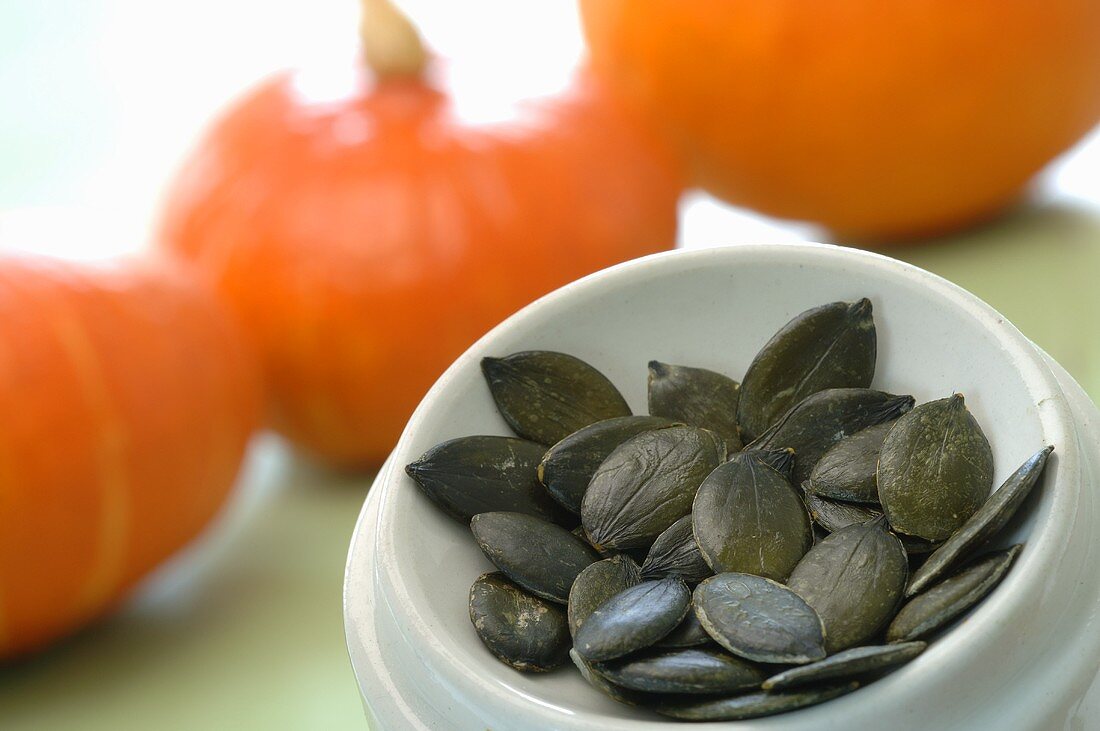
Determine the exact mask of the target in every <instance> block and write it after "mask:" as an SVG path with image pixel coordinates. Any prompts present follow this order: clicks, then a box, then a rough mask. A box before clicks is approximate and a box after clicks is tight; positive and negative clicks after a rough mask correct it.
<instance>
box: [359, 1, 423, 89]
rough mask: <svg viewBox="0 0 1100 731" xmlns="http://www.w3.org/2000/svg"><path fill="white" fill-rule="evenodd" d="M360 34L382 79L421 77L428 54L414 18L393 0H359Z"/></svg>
mask: <svg viewBox="0 0 1100 731" xmlns="http://www.w3.org/2000/svg"><path fill="white" fill-rule="evenodd" d="M360 7H361V9H362V17H361V19H360V21H359V38H360V40H361V41H362V43H363V54H364V56H365V57H366V59H367V65H368V66H370V68H371V70H372V71H374V73H375V75H376V76H377V77H378V78H380V79H393V78H410V77H413V78H415V77H418V76H420V74H421V72H422V71H423V70H424V65H425V64H426V63H427V60H428V54H427V52H426V51H425V50H424V44H423V42H421V40H420V33H419V32H418V31H417V30H416V26H415V25H413V24H412V21H411V20H409V18H408V17H407V16H406V15H405V14H404V13H402V12H401V11H400V10H398V9H397V7H396V6H395V5H394V4H393V3H392V2H391V1H390V0H360Z"/></svg>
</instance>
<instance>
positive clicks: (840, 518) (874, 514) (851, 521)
mask: <svg viewBox="0 0 1100 731" xmlns="http://www.w3.org/2000/svg"><path fill="white" fill-rule="evenodd" d="M802 487H803V490H804V491H805V490H807V485H806V483H803V484H802ZM803 497H804V498H805V499H806V507H808V508H809V509H810V517H811V518H813V520H814V523H816V524H817V525H819V526H821V527H822V528H824V529H825V530H827V531H828V532H830V533H835V532H836V531H838V530H840V529H842V528H847V527H848V526H850V525H859V524H860V523H866V522H868V521H871V520H877V519H879V518H881V517H882V515H883V513H882V510H881V508H880V506H878V505H854V504H852V503H842V502H836V501H833V500H826V499H825V498H821V497H818V496H817V495H812V494H810V493H809V492H808V491H807V492H804V494H803ZM898 538H899V539H900V540H901V545H902V546H904V547H905V552H906V553H907V554H908V555H910V556H922V555H924V554H926V553H931V552H932V551H934V550H936V546H937V545H938V544H935V543H930V542H929V541H926V540H924V539H923V538H915V537H914V536H907V535H904V534H903V535H899V536H898Z"/></svg>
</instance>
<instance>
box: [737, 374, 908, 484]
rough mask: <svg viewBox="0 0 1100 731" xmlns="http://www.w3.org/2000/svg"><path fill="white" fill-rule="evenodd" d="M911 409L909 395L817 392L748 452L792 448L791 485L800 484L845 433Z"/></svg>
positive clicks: (838, 390)
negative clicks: (792, 469) (792, 468)
mask: <svg viewBox="0 0 1100 731" xmlns="http://www.w3.org/2000/svg"><path fill="white" fill-rule="evenodd" d="M912 407H913V397H912V396H895V395H893V394H889V393H883V392H882V391H873V390H871V389H866V388H833V389H829V390H827V391H820V392H818V393H815V394H814V395H813V396H810V397H808V398H806V399H805V400H803V401H801V402H799V403H798V404H797V405H796V406H794V407H793V408H791V410H790V411H788V412H787V413H786V414H784V415H783V417H782V418H781V419H780V420H779V421H778V422H776V423H775V425H774V426H772V427H771V428H770V429H768V431H766V432H764V433H763V434H761V435H760V437H759V438H758V439H757V440H756V441H755V442H753V443H752V444H750V445H748V449H781V448H783V447H790V448H791V449H793V450H794V474H793V475H792V476H791V483H792V484H794V485H801V484H802V483H803V482H805V481H806V480H807V479H809V477H810V473H811V472H812V471H813V468H814V465H816V464H817V461H818V460H819V459H821V456H822V455H823V454H825V452H826V451H828V449H829V447H831V446H833V445H834V444H836V443H837V442H839V441H840V440H841V439H843V438H844V437H846V436H848V435H849V434H855V433H857V432H860V431H863V430H864V429H867V428H868V427H872V426H875V425H876V424H881V423H883V422H886V421H893V420H894V419H897V418H898V417H899V416H901V415H902V414H904V413H905V412H907V411H909V409H911V408H912Z"/></svg>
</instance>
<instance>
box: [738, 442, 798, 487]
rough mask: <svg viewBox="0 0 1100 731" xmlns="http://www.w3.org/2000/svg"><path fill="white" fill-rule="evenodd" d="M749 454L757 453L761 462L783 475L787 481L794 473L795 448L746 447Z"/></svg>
mask: <svg viewBox="0 0 1100 731" xmlns="http://www.w3.org/2000/svg"><path fill="white" fill-rule="evenodd" d="M745 451H746V452H748V453H749V454H752V455H755V456H756V457H758V458H759V459H760V461H761V462H763V463H764V464H766V465H767V466H769V467H771V468H772V469H773V470H775V471H776V472H778V473H779V474H781V475H783V477H785V478H786V479H787V482H790V481H791V477H792V476H793V475H794V450H793V449H789V448H788V449H746V450H745Z"/></svg>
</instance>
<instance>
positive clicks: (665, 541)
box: [642, 515, 714, 584]
mask: <svg viewBox="0 0 1100 731" xmlns="http://www.w3.org/2000/svg"><path fill="white" fill-rule="evenodd" d="M713 573H714V572H713V571H711V568H710V566H708V565H707V562H706V561H704V560H703V554H701V553H699V546H698V545H696V543H695V534H694V533H693V532H692V529H691V516H690V515H685V516H684V517H682V518H680V519H679V520H677V521H676V522H675V523H673V524H672V525H670V526H669V527H668V528H666V529H665V530H664V532H663V533H661V535H659V536H657V540H655V541H654V542H653V545H652V546H651V547H650V549H649V554H648V555H647V556H646V558H645V562H644V563H642V577H643V578H645V579H660V578H664V577H665V576H679V577H681V578H683V580H684V581H686V582H688V583H692V584H694V583H697V582H700V581H702V580H703V579H705V578H707V577H708V576H710V575H711V574H713Z"/></svg>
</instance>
